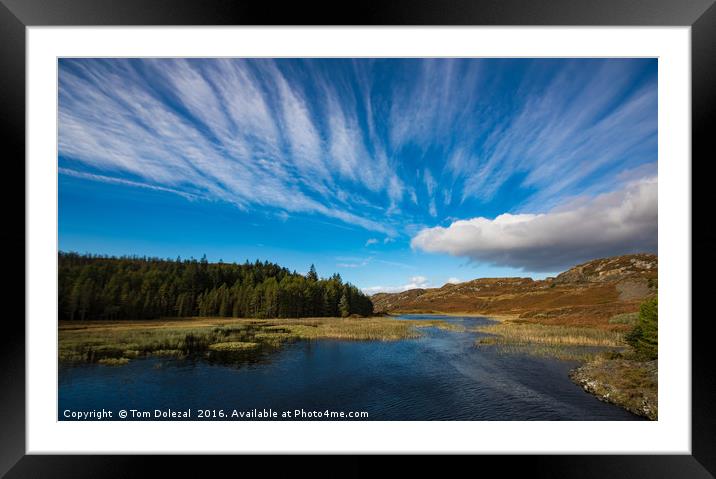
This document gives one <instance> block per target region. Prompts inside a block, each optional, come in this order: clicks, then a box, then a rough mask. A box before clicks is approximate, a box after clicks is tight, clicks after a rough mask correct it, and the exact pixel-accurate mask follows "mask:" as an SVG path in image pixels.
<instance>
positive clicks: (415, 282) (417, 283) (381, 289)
mask: <svg viewBox="0 0 716 479" xmlns="http://www.w3.org/2000/svg"><path fill="white" fill-rule="evenodd" d="M429 287H430V282H429V281H428V278H426V277H425V276H413V277H411V278H410V282H409V283H406V284H403V285H401V286H371V287H368V288H362V290H363V292H364V293H365V294H376V293H402V292H403V291H408V290H409V289H424V288H429Z"/></svg>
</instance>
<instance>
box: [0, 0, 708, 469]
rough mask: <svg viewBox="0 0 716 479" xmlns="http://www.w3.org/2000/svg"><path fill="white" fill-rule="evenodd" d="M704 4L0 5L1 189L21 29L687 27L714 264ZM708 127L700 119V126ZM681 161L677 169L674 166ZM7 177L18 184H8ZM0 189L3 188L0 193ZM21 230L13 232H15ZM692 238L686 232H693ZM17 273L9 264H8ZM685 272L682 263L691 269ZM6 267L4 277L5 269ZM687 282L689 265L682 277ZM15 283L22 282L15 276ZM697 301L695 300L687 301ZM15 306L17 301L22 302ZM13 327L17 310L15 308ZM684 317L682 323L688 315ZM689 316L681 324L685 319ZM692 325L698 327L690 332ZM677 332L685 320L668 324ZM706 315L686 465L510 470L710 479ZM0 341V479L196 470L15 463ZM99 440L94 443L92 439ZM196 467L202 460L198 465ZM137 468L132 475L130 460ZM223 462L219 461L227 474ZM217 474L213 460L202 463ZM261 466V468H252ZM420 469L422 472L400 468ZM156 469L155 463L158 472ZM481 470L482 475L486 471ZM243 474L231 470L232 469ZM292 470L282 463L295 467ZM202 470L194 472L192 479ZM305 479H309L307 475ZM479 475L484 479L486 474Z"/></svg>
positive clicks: (8, 322) (10, 339) (74, 459)
mask: <svg viewBox="0 0 716 479" xmlns="http://www.w3.org/2000/svg"><path fill="white" fill-rule="evenodd" d="M714 1H715V0H651V1H650V0H599V1H596V0H472V1H470V0H459V1H454V0H453V1H439V0H413V1H407V0H401V1H393V2H390V3H387V2H386V3H377V2H372V1H367V2H360V3H356V4H351V5H349V6H348V5H343V8H342V9H339V8H337V7H336V6H337V5H338V3H333V4H327V5H323V4H320V3H313V4H304V3H299V2H294V3H286V4H285V5H281V6H280V7H277V6H274V5H272V4H270V3H268V2H261V3H260V2H249V1H233V2H232V1H227V0H203V1H196V0H151V1H150V0H62V1H59V0H55V1H53V0H0V112H1V113H2V114H1V115H0V124H1V125H2V131H3V132H4V133H5V135H4V136H5V141H4V146H5V155H4V160H5V161H4V165H5V168H6V175H7V176H6V178H8V180H10V179H11V178H12V180H10V181H12V182H13V183H21V184H22V185H24V178H25V160H24V158H25V80H26V78H25V54H26V50H25V46H26V45H25V43H26V42H25V33H26V27H29V26H45V25H47V26H52V25H56V26H81V25H97V26H109V25H130V26H131V25H345V26H349V25H574V26H690V27H691V66H692V72H691V75H692V160H691V167H692V205H693V206H692V224H693V226H692V232H691V234H692V257H695V258H698V263H697V264H698V266H699V268H698V269H700V270H701V269H703V270H705V269H706V268H709V267H710V266H711V265H712V264H714V262H713V259H714V255H715V254H714V246H715V245H716V241H715V240H716V235H714V234H713V232H712V231H711V230H710V229H709V227H708V226H706V225H705V224H707V223H708V222H709V221H708V219H707V220H706V221H701V222H698V223H697V222H693V219H696V218H708V216H709V215H708V213H707V208H708V207H709V205H710V202H709V197H708V196H706V193H705V192H704V191H705V189H699V190H697V189H696V188H695V186H696V185H695V182H698V181H702V182H703V181H708V180H709V178H708V176H707V175H704V174H702V175H701V176H700V177H699V175H694V174H693V168H694V167H695V166H696V165H699V166H698V168H697V169H698V171H703V169H704V167H703V166H701V164H705V163H707V161H709V159H712V158H713V151H716V145H715V144H714V143H716V139H715V138H716V135H714V134H713V133H712V132H710V131H709V130H708V127H707V125H709V124H712V123H713V120H714V116H715V115H716V114H715V112H716V6H715V5H714ZM709 120H712V121H711V122H709ZM684 161H688V159H684ZM19 178H23V181H22V182H20V181H19ZM10 181H8V183H9V182H10ZM7 186H8V185H6V188H3V196H4V197H5V198H4V200H5V201H4V205H6V207H5V210H6V211H5V213H6V217H7V215H8V214H9V215H10V216H11V219H13V220H15V221H14V226H15V227H14V228H11V227H10V223H8V225H7V226H6V227H5V228H3V231H2V233H1V234H2V238H3V240H4V243H5V245H6V249H5V252H6V258H5V259H6V263H5V264H6V267H7V266H13V268H8V269H7V270H6V271H8V272H11V273H12V274H11V275H10V274H7V275H6V279H8V280H9V281H10V283H11V284H13V285H14V286H10V285H8V286H7V288H10V287H14V288H16V289H18V290H19V289H20V288H22V289H23V293H24V291H25V290H24V288H25V282H24V281H22V282H20V281H18V280H17V276H16V274H17V271H19V270H20V266H21V265H20V262H21V261H22V262H23V264H22V266H23V271H24V267H25V259H26V258H25V254H26V253H25V254H23V255H20V254H19V253H18V252H19V251H23V252H25V251H26V250H25V240H26V238H25V227H24V225H25V210H24V208H23V209H22V210H21V209H20V208H19V207H16V206H15V204H16V203H17V198H18V194H19V193H18V192H17V190H15V189H13V188H8V187H7ZM20 223H22V225H23V226H22V228H21V229H20V227H19V226H18V225H19V224H20ZM694 228H696V231H694ZM14 263H17V264H14ZM693 264H694V263H693V262H692V265H693ZM15 267H16V268H15ZM692 276H693V266H692ZM23 278H24V273H23ZM708 287H709V285H708V282H705V281H704V282H698V281H692V297H693V298H698V299H699V302H698V303H702V302H703V299H701V298H704V297H708V291H707V290H706V288H708ZM699 293H700V294H699ZM5 295H6V299H7V300H8V301H11V300H12V301H14V302H16V303H18V304H19V303H20V302H19V300H17V298H19V296H20V291H17V294H15V295H13V294H11V293H10V290H6V291H5ZM23 296H24V295H23ZM22 304H23V306H22V309H23V316H24V303H22ZM695 311H696V310H695V309H693V313H695ZM693 313H692V316H694V317H696V315H695V314H693ZM699 319H700V320H702V321H699ZM679 320H683V321H688V320H690V318H679ZM707 320H709V318H708V317H707V316H702V317H700V318H697V320H696V321H694V322H692V378H691V379H692V381H691V384H692V426H691V432H692V455H661V456H660V455H636V456H628V455H614V456H600V455H567V456H560V455H549V456H515V457H514V458H510V459H509V464H510V470H511V472H513V469H514V468H516V467H519V468H524V469H525V471H529V474H530V476H532V477H535V476H536V477H572V476H578V477H600V478H601V477H684V478H687V477H689V478H690V477H694V478H697V477H713V475H714V474H716V414H714V413H713V411H714V410H716V379H715V378H716V375H714V374H713V372H712V370H711V367H710V366H711V364H713V361H712V358H711V356H710V348H711V343H712V340H711V339H710V335H709V334H708V332H709V331H708V325H707V324H708V321H707ZM4 323H5V324H4V325H3V328H2V330H1V331H2V334H0V340H1V341H2V348H0V357H1V367H0V391H1V392H0V394H2V407H1V408H0V431H1V432H0V474H6V477H73V478H80V477H98V476H102V477H134V476H137V475H140V472H141V471H142V470H143V471H146V472H149V471H150V470H151V469H150V468H149V466H160V467H162V468H165V469H164V472H165V473H166V475H167V476H169V475H171V474H174V473H175V472H174V471H179V472H180V474H179V475H181V476H185V475H188V474H191V473H192V470H193V469H194V468H196V467H200V468H201V467H202V466H201V465H200V462H201V461H198V460H195V459H197V458H188V457H167V456H157V457H155V456H142V457H141V458H137V457H133V456H121V455H110V456H96V455H93V456H78V455H70V456H60V455H57V456H55V455H26V454H25V451H26V448H25V327H24V324H23V323H21V322H20V321H18V320H17V317H14V316H7V317H6V318H5V321H4ZM98 440H101V438H98ZM204 459H206V457H204ZM138 460H142V461H143V462H144V463H146V462H147V461H148V462H150V463H151V464H149V465H147V464H143V465H142V467H141V470H138V469H137V463H136V461H138ZM233 460H234V459H232V458H223V460H222V462H224V463H226V464H227V465H230V464H232V461H233ZM211 461H212V465H213V467H217V466H218V465H220V463H218V464H217V462H216V459H215V458H211ZM263 461H266V458H264V459H263ZM410 462H412V463H413V464H417V465H421V463H422V461H420V460H418V461H417V462H416V461H412V460H411V461H410ZM159 463H161V464H159ZM487 463H490V464H487ZM504 463H505V458H504V457H499V456H495V457H490V456H485V457H481V458H480V459H479V462H476V461H473V463H472V466H477V467H479V469H480V470H482V471H486V472H487V471H490V470H491V468H490V467H489V466H490V465H496V466H497V467H502V468H504ZM242 464H243V462H242ZM301 464H302V461H300V460H299V461H294V465H293V467H300V465H301ZM344 466H349V467H348V469H349V470H350V471H352V472H353V473H354V474H355V473H360V472H367V470H368V466H365V469H363V465H358V464H357V462H354V461H353V460H347V462H344ZM204 471H206V469H204ZM312 473H315V470H314V471H312ZM487 473H488V474H489V472H487Z"/></svg>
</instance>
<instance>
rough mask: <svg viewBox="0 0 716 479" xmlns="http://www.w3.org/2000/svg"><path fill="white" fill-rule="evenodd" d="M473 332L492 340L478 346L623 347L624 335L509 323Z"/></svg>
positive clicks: (565, 327)
mask: <svg viewBox="0 0 716 479" xmlns="http://www.w3.org/2000/svg"><path fill="white" fill-rule="evenodd" d="M476 331H478V332H481V333H486V334H490V335H491V336H489V337H486V338H481V339H479V340H478V342H479V343H481V344H522V345H533V344H545V345H559V346H595V347H622V346H624V338H623V335H622V334H621V333H619V332H616V331H607V330H602V329H596V328H584V327H576V326H561V325H559V326H558V325H545V324H526V323H512V322H509V321H506V322H503V323H498V324H490V325H485V326H479V327H478V328H477V329H476Z"/></svg>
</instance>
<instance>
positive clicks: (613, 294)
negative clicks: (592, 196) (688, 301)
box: [371, 254, 658, 329]
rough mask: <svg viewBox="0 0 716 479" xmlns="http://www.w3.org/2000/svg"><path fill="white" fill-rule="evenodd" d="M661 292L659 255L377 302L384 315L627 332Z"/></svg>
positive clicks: (613, 259)
mask: <svg viewBox="0 0 716 479" xmlns="http://www.w3.org/2000/svg"><path fill="white" fill-rule="evenodd" d="M657 287H658V259H657V256H656V255H653V254H632V255H624V256H615V257H611V258H602V259H596V260H592V261H589V262H587V263H583V264H580V265H577V266H574V267H573V268H571V269H569V270H567V271H565V272H563V273H561V274H559V275H558V276H556V277H554V278H547V279H544V280H533V279H532V278H480V279H475V280H472V281H467V282H464V283H458V284H446V285H444V286H442V287H441V288H429V289H412V290H408V291H405V292H401V293H378V294H374V295H373V296H372V297H371V300H372V301H373V305H374V308H375V311H376V312H382V313H438V312H440V313H455V314H456V313H470V314H484V315H486V316H489V315H494V316H511V317H513V318H519V319H520V320H523V321H525V322H535V323H541V324H570V325H584V326H596V327H602V328H608V329H626V328H629V327H630V326H629V324H628V322H625V321H620V320H619V318H624V317H628V315H627V314H625V313H632V312H636V311H638V309H639V305H640V304H641V302H642V301H643V300H644V298H646V297H648V296H650V295H653V294H655V293H656V290H657Z"/></svg>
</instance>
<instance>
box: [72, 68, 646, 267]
mask: <svg viewBox="0 0 716 479" xmlns="http://www.w3.org/2000/svg"><path fill="white" fill-rule="evenodd" d="M655 66H656V62H655V60H649V59H632V60H630V59H616V60H608V59H575V60H559V59H542V60H539V59H534V60H529V59H522V60H520V59H505V60H500V59H353V60H350V59H312V60H311V59H305V60H296V59H62V60H60V69H59V138H58V147H59V154H60V166H61V170H60V173H61V174H65V175H71V176H75V177H78V178H83V179H86V180H91V181H103V182H106V183H114V184H121V185H125V186H130V187H138V188H150V189H155V190H156V191H164V192H167V193H174V194H179V195H182V196H184V197H186V198H189V199H208V200H218V201H223V202H227V203H231V204H233V205H236V207H238V208H240V209H242V210H244V211H253V210H257V209H269V210H276V212H275V214H274V216H275V217H276V218H283V219H286V218H287V215H291V217H292V218H294V217H295V216H296V215H317V216H321V217H323V218H324V220H327V221H332V222H339V223H343V224H345V225H346V226H348V225H349V226H351V227H357V228H360V229H364V230H367V231H368V232H370V233H369V234H370V235H371V236H373V235H376V234H379V235H380V236H379V237H381V238H384V239H383V240H382V241H383V242H384V243H386V242H390V241H393V240H394V239H396V238H398V237H399V236H401V235H402V236H403V237H404V238H405V237H407V236H413V235H415V234H416V230H420V229H424V228H425V227H427V228H430V226H431V225H433V226H434V225H439V224H445V221H446V219H447V218H478V217H484V218H494V217H495V216H497V215H500V214H503V213H509V214H511V215H515V214H519V213H523V212H526V213H529V214H540V213H545V212H549V211H551V210H553V209H554V208H556V207H559V206H560V205H564V204H565V203H566V202H570V201H572V200H573V199H574V198H575V197H581V198H595V197H598V196H599V195H603V194H605V193H609V192H614V191H618V190H619V189H620V188H621V187H622V186H623V185H624V184H626V183H627V182H631V181H638V180H639V179H643V178H648V177H654V176H655V173H656V167H655V165H656V135H657V123H656V122H657V115H656V108H657V85H656V68H655ZM416 173H417V174H416ZM374 239H375V238H374ZM360 244H365V245H366V246H372V245H374V244H375V243H374V242H372V241H371V240H370V239H369V238H367V237H363V239H362V240H361V243H360ZM525 264H529V263H525Z"/></svg>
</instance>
